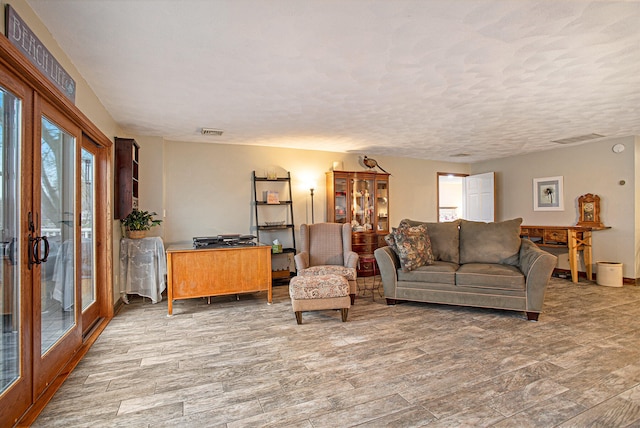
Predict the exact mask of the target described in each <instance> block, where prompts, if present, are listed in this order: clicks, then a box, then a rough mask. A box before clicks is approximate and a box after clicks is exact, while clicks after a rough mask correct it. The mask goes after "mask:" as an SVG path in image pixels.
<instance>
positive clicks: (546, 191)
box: [533, 176, 564, 211]
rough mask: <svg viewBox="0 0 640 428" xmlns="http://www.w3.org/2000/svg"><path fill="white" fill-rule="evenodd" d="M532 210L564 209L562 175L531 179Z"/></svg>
mask: <svg viewBox="0 0 640 428" xmlns="http://www.w3.org/2000/svg"><path fill="white" fill-rule="evenodd" d="M533 210H534V211H564V189H563V185H562V176H559V177H543V178H534V179H533Z"/></svg>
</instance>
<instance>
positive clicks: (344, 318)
mask: <svg viewBox="0 0 640 428" xmlns="http://www.w3.org/2000/svg"><path fill="white" fill-rule="evenodd" d="M340 314H341V315H342V322H347V315H348V314H349V308H342V309H340Z"/></svg>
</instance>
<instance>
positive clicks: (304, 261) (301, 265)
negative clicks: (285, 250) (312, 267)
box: [293, 251, 309, 271]
mask: <svg viewBox="0 0 640 428" xmlns="http://www.w3.org/2000/svg"><path fill="white" fill-rule="evenodd" d="M293 260H294V261H295V262H296V270H297V271H301V270H303V269H307V268H308V267H309V253H307V252H306V251H301V252H299V253H298V254H296V255H295V256H294V257H293Z"/></svg>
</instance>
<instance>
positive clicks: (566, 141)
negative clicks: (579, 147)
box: [551, 134, 604, 144]
mask: <svg viewBox="0 0 640 428" xmlns="http://www.w3.org/2000/svg"><path fill="white" fill-rule="evenodd" d="M602 137H604V135H600V134H586V135H578V136H577V137H570V138H563V139H561V140H551V142H552V143H558V144H573V143H581V142H583V141H588V140H595V139H596V138H602Z"/></svg>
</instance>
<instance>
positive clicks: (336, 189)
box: [326, 171, 389, 276]
mask: <svg viewBox="0 0 640 428" xmlns="http://www.w3.org/2000/svg"><path fill="white" fill-rule="evenodd" d="M326 178H327V221H328V222H332V223H349V224H351V230H352V232H353V234H352V248H353V251H355V252H356V253H358V254H359V255H362V256H364V255H372V254H373V251H374V250H375V249H376V248H378V247H383V246H385V245H386V243H385V242H384V236H385V235H386V234H388V233H389V174H385V173H377V172H371V171H329V172H327V177H326ZM374 268H375V266H374V265H373V263H369V262H368V263H360V264H359V266H358V276H372V275H374V272H375V270H374Z"/></svg>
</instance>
